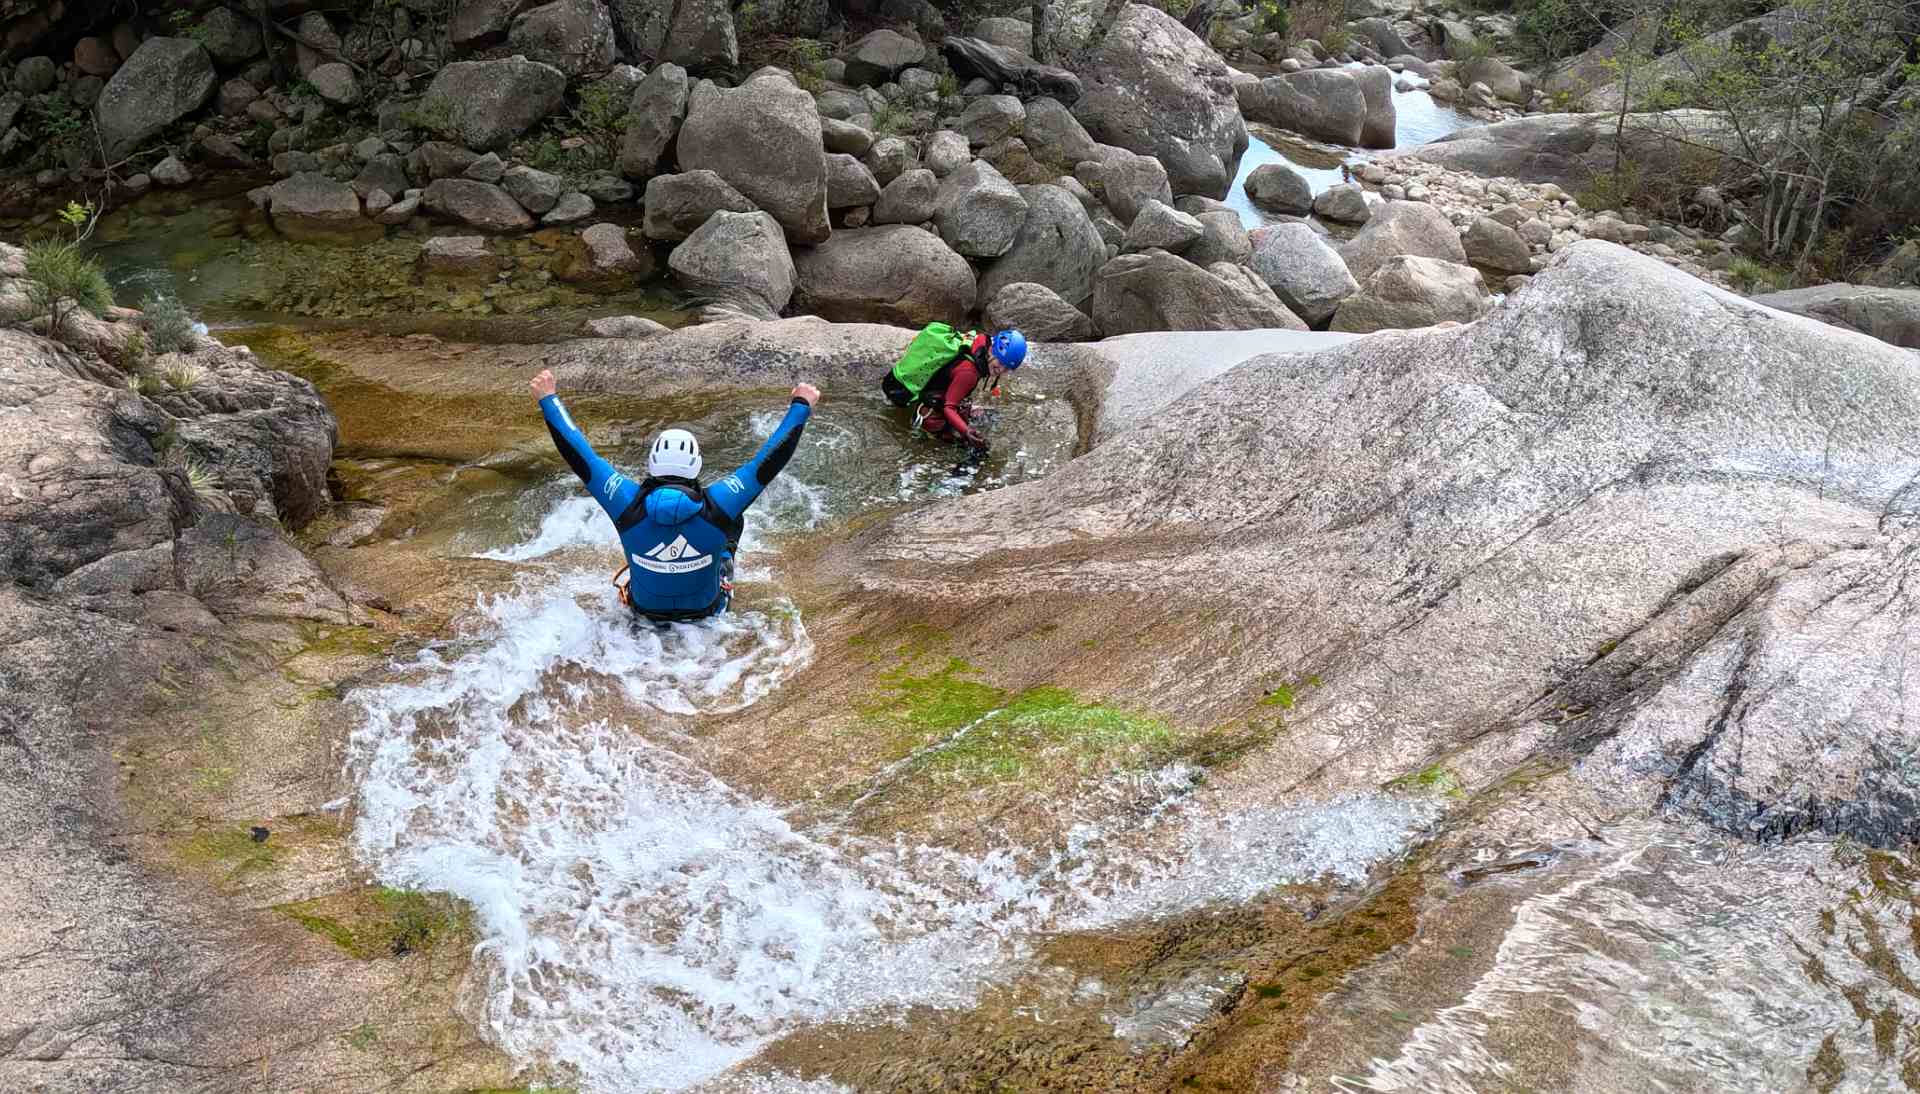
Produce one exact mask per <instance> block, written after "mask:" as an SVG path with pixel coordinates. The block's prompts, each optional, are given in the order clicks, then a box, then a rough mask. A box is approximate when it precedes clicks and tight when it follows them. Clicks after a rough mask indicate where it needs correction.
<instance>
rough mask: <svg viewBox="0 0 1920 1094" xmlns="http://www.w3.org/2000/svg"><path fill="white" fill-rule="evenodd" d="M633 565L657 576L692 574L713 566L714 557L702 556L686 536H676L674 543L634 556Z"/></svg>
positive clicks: (656, 545) (657, 546)
mask: <svg viewBox="0 0 1920 1094" xmlns="http://www.w3.org/2000/svg"><path fill="white" fill-rule="evenodd" d="M633 564H634V565H635V566H638V567H640V568H641V569H643V570H650V571H652V572H653V573H656V574H690V573H692V572H693V571H695V570H704V569H706V568H707V567H708V566H711V565H713V556H712V555H703V554H701V553H700V552H699V550H698V549H696V548H695V547H694V546H693V544H691V543H688V542H687V537H686V536H675V537H673V542H672V543H660V544H655V545H654V547H653V549H652V550H650V551H648V552H647V553H646V554H644V555H634V556H633Z"/></svg>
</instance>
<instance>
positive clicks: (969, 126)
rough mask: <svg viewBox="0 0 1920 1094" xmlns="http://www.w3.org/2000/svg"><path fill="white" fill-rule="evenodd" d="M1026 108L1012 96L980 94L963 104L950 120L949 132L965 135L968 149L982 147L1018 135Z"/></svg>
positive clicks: (1024, 118) (1024, 122)
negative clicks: (955, 116) (958, 113)
mask: <svg viewBox="0 0 1920 1094" xmlns="http://www.w3.org/2000/svg"><path fill="white" fill-rule="evenodd" d="M1026 120H1027V108H1026V107H1025V106H1024V105H1022V104H1021V102H1020V100H1019V99H1017V98H1015V97H1013V96H1012V95H982V96H980V97H979V98H977V99H975V100H973V101H972V102H970V103H968V104H967V109H966V110H965V111H963V112H961V114H960V116H959V117H958V118H956V119H954V121H953V123H952V124H953V132H955V133H958V134H960V135H961V136H963V137H965V138H967V144H968V146H969V147H971V148H984V147H986V146H987V145H989V144H993V143H995V142H997V141H1003V140H1006V139H1007V138H1008V137H1017V136H1019V135H1020V130H1021V128H1022V127H1023V126H1024V125H1025V124H1026Z"/></svg>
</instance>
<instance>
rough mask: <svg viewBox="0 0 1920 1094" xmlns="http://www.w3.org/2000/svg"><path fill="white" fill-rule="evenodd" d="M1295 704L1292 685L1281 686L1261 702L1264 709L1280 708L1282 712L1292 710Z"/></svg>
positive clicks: (1268, 693)
mask: <svg viewBox="0 0 1920 1094" xmlns="http://www.w3.org/2000/svg"><path fill="white" fill-rule="evenodd" d="M1293 702H1294V700H1293V687H1292V685H1289V684H1281V685H1280V686H1278V687H1276V688H1274V689H1273V690H1272V691H1270V692H1267V697H1266V698H1265V699H1262V700H1260V705H1261V706H1263V707H1279V708H1280V709H1281V710H1292V709H1293Z"/></svg>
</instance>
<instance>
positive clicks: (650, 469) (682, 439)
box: [647, 429, 700, 479]
mask: <svg viewBox="0 0 1920 1094" xmlns="http://www.w3.org/2000/svg"><path fill="white" fill-rule="evenodd" d="M647 474H648V475H651V476H653V477H654V478H657V479H664V478H682V479H697V478H699V477H700V442H699V441H697V440H695V439H694V437H693V434H691V433H689V432H687V431H686V430H684V429H664V430H661V431H660V435H659V436H658V437H655V438H654V439H653V451H651V452H649V453H647Z"/></svg>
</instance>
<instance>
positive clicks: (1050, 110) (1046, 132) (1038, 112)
mask: <svg viewBox="0 0 1920 1094" xmlns="http://www.w3.org/2000/svg"><path fill="white" fill-rule="evenodd" d="M1021 138H1022V139H1023V140H1025V141H1026V142H1027V149H1028V150H1029V151H1031V152H1032V153H1033V158H1034V159H1036V160H1039V161H1040V162H1041V163H1048V164H1053V165H1054V166H1056V167H1060V168H1063V169H1065V170H1068V171H1071V170H1073V169H1074V167H1076V166H1078V165H1079V164H1080V163H1081V162H1082V161H1084V160H1090V159H1093V158H1094V157H1095V156H1096V155H1098V148H1099V144H1098V142H1096V141H1095V140H1094V139H1093V137H1092V135H1091V134H1089V133H1088V132H1087V130H1086V127H1085V126H1083V125H1081V124H1080V119H1078V118H1076V117H1074V116H1073V111H1071V110H1069V109H1067V107H1066V106H1065V104H1063V103H1061V102H1060V101H1059V100H1058V99H1049V98H1045V97H1041V98H1038V99H1034V100H1033V101H1032V102H1029V103H1028V104H1027V117H1026V121H1025V122H1024V123H1023V124H1022V126H1021Z"/></svg>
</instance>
